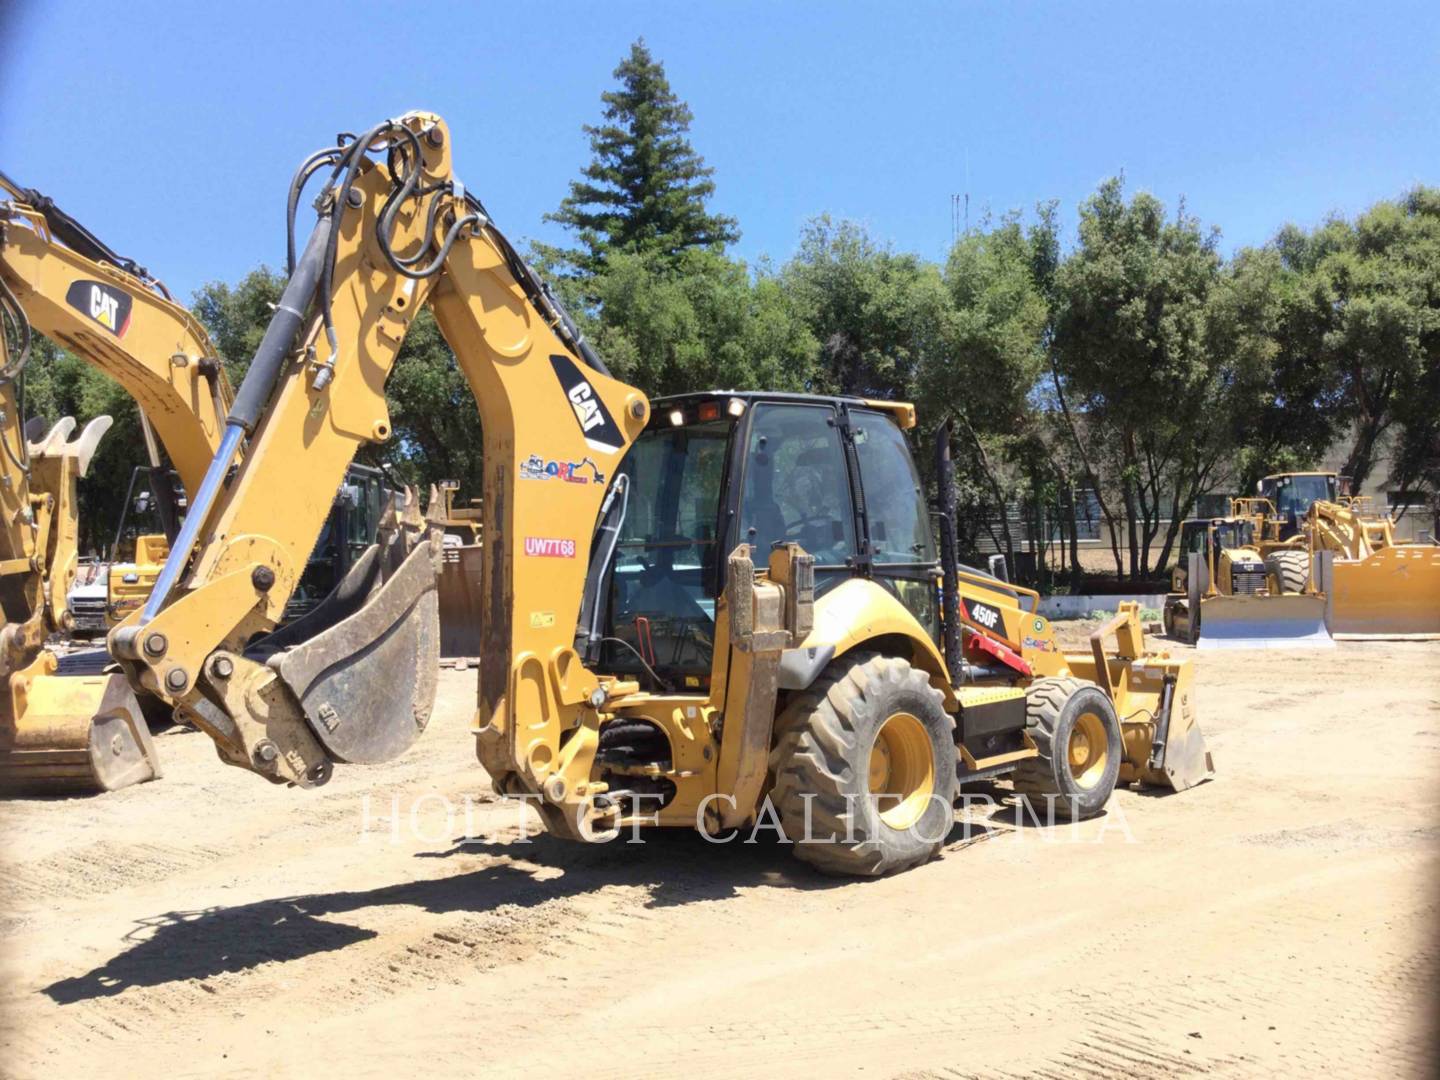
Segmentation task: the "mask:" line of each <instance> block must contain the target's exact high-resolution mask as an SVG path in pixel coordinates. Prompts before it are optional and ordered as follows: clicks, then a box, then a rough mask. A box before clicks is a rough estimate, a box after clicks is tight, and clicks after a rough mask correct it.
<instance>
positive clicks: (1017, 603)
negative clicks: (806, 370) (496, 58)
mask: <svg viewBox="0 0 1440 1080" xmlns="http://www.w3.org/2000/svg"><path fill="white" fill-rule="evenodd" d="M316 173H325V174H327V175H326V180H325V183H324V187H323V189H322V191H321V194H320V196H319V199H318V201H317V203H316V205H317V207H318V210H319V216H318V220H317V223H316V226H315V228H314V231H313V232H312V233H311V234H310V237H309V240H308V242H307V243H305V245H304V247H303V250H302V251H301V252H300V253H299V254H298V255H297V254H296V249H297V247H298V245H297V244H296V243H295V240H294V238H293V237H292V238H291V240H290V253H291V254H290V259H289V264H290V278H289V282H288V284H287V286H286V289H285V293H284V297H283V299H282V301H281V303H280V305H279V307H278V310H277V311H276V313H275V315H274V318H273V319H272V321H271V323H270V325H269V327H268V328H267V330H266V333H265V336H264V339H263V340H262V342H261V344H260V346H259V348H258V350H257V352H256V354H255V357H254V359H253V361H252V363H251V365H250V367H249V369H248V371H247V374H246V377H245V381H244V383H243V385H242V386H241V387H240V389H239V391H238V393H237V395H236V398H235V402H234V405H233V406H232V408H231V410H230V413H229V416H228V418H227V421H226V430H225V435H224V438H223V439H222V441H221V446H220V449H219V451H218V453H217V454H216V456H215V458H214V460H213V461H212V462H211V465H210V469H209V471H208V472H207V474H206V477H205V479H204V481H203V483H202V484H201V487H200V490H199V493H198V494H197V496H196V497H195V499H194V501H193V502H192V505H191V508H190V513H189V516H188V517H187V518H186V520H185V524H184V526H183V527H182V529H181V533H180V535H179V537H178V538H177V540H176V542H175V544H174V545H173V546H172V548H171V555H170V558H169V560H168V561H167V563H166V565H165V567H164V568H163V570H162V571H161V574H160V578H159V581H158V582H157V584H156V587H155V590H154V591H153V592H152V593H151V596H150V599H149V600H148V601H147V603H146V606H145V608H144V609H143V610H142V611H140V612H137V613H135V614H134V615H133V616H131V617H130V618H129V619H127V620H126V622H125V623H124V624H122V625H121V626H119V627H117V628H116V629H115V630H112V631H111V633H110V639H109V644H110V649H111V652H112V654H113V655H115V656H116V657H117V658H118V659H119V660H120V662H121V663H122V665H123V666H124V668H125V669H126V671H127V673H128V675H129V677H130V679H131V681H132V684H133V685H134V686H136V687H138V688H143V689H144V690H146V691H147V692H151V693H156V694H160V695H163V696H164V697H165V698H166V699H168V700H169V701H170V702H172V703H173V704H174V706H175V707H176V709H177V711H178V712H179V713H180V714H181V715H183V716H185V717H186V718H187V719H189V720H191V721H192V722H193V723H194V724H196V725H197V726H198V727H200V728H201V729H202V730H204V731H205V732H207V733H208V734H209V735H210V737H211V738H212V739H213V740H214V741H215V743H216V746H217V748H218V750H219V753H220V756H221V757H222V759H223V760H225V761H226V762H228V763H230V764H232V765H236V766H238V767H241V768H244V769H248V770H251V771H253V772H256V773H258V774H259V775H261V776H263V777H265V778H267V779H269V780H271V781H273V782H276V783H281V784H292V785H298V786H301V787H310V786H313V785H317V784H321V783H324V782H325V781H326V780H327V779H328V778H329V777H330V775H331V773H332V769H333V767H334V766H335V765H336V764H337V763H367V762H378V761H384V760H388V759H390V758H393V757H395V756H397V755H398V754H400V753H402V752H403V751H404V750H405V749H406V748H407V747H408V746H409V745H410V744H411V743H412V742H413V741H414V740H415V739H416V738H417V737H418V736H419V735H420V733H421V732H422V731H423V730H424V728H425V726H426V724H427V722H428V720H429V716H430V710H431V705H432V702H433V697H434V692H435V680H436V664H437V656H438V651H439V641H438V618H437V603H436V581H437V576H438V572H439V565H440V553H441V543H442V541H441V537H440V532H441V529H440V526H439V524H438V522H437V521H434V520H427V519H425V518H424V517H422V516H421V514H420V512H419V509H418V506H417V505H416V503H415V500H414V499H413V498H410V499H407V500H406V501H405V503H404V505H397V506H395V507H393V508H392V512H391V513H390V514H388V515H387V519H386V522H385V527H384V529H383V530H382V535H381V539H380V541H379V542H378V543H377V544H376V546H375V547H374V549H372V551H371V552H369V553H368V554H367V557H366V558H365V559H362V560H361V562H360V564H358V565H357V567H356V569H355V570H354V571H352V573H351V575H350V576H349V577H348V578H347V579H346V581H345V582H344V583H343V584H342V586H341V588H340V589H339V590H338V591H337V593H336V594H335V595H334V596H332V597H331V598H329V599H328V600H327V601H326V602H325V603H324V604H322V605H321V607H320V608H317V609H316V611H315V612H313V613H312V614H311V616H310V618H311V619H314V620H317V626H316V627H315V629H316V632H315V633H313V635H312V636H310V637H309V638H308V640H305V641H303V642H298V643H297V642H295V641H294V640H292V639H291V638H290V637H289V636H288V635H287V634H286V631H284V630H281V631H279V632H278V633H277V634H271V635H270V636H269V637H263V636H261V635H265V634H266V632H267V631H270V630H271V629H272V628H273V627H275V626H276V624H277V623H278V622H279V620H280V618H281V616H282V614H283V612H284V608H285V602H286V598H287V597H288V596H289V594H290V592H291V590H292V589H293V588H294V586H295V582H296V580H297V579H298V576H299V573H300V569H301V566H302V564H303V561H304V553H305V552H307V551H308V550H309V548H310V545H311V544H312V543H313V539H314V536H315V533H316V531H317V530H318V529H319V527H320V524H321V522H322V520H323V518H324V513H325V506H326V503H327V501H328V495H327V492H329V491H331V490H333V488H334V485H335V484H336V483H338V481H339V478H340V476H341V475H342V474H343V472H344V469H345V466H346V464H347V463H348V462H349V461H350V459H351V457H352V456H353V455H354V454H355V452H356V451H357V450H358V449H359V448H360V447H362V446H364V445H367V444H369V443H376V442H383V441H384V440H386V439H388V438H390V436H391V424H390V417H389V414H388V412H387V410H386V403H385V396H384V387H385V381H386V378H387V376H388V374H389V372H390V370H391V368H392V366H393V365H394V362H395V357H396V354H397V352H398V350H399V348H400V346H401V343H402V341H403V340H404V337H405V333H406V331H407V329H408V328H409V325H410V323H411V321H412V320H413V319H414V318H415V316H416V314H417V313H418V311H419V310H420V309H421V308H422V307H425V306H428V307H429V308H430V309H431V310H432V312H433V313H434V316H435V319H436V322H437V323H438V325H439V328H440V330H441V332H442V334H443V335H444V337H445V339H446V341H447V342H448V343H449V345H450V347H451V348H452V349H453V351H454V353H455V356H456V359H457V361H458V364H459V367H460V369H461V372H462V373H463V375H464V377H465V378H466V380H467V382H468V383H469V386H470V388H471V391H472V393H473V395H474V398H475V402H476V405H477V407H478V409H479V412H480V417H481V428H482V431H483V437H484V446H483V451H484V470H483V473H484V480H485V483H484V488H483V491H482V501H481V511H482V520H481V535H482V536H483V538H484V543H483V546H482V549H481V550H482V596H481V602H482V608H483V610H482V612H481V625H480V628H479V633H480V649H481V654H480V665H479V704H478V714H477V716H476V723H475V731H476V750H477V755H478V757H479V759H480V761H481V763H482V764H483V765H484V766H485V768H486V770H487V771H488V773H489V775H490V778H491V781H492V783H493V784H494V786H495V789H496V790H497V791H498V792H501V793H504V794H508V795H513V796H518V797H523V798H525V799H528V800H530V801H532V802H533V803H534V805H536V806H537V807H538V809H539V811H540V813H541V815H542V817H543V819H544V821H545V823H546V824H547V826H548V827H549V828H550V829H551V830H553V831H554V832H555V833H557V834H560V835H563V836H566V837H572V838H576V839H587V840H593V839H597V838H601V837H603V836H605V835H607V834H608V833H609V831H610V830H613V829H615V828H617V827H621V826H624V825H626V824H627V823H632V822H633V823H642V822H643V823H650V824H658V825H665V826H685V827H690V828H699V829H701V830H704V831H706V832H708V833H712V834H723V833H725V832H726V831H727V830H733V829H737V828H739V827H742V826H744V825H745V824H746V823H749V822H754V821H756V820H757V818H759V817H761V816H762V815H765V814H767V813H770V812H773V813H774V814H776V815H778V820H779V821H780V822H781V824H782V826H783V828H784V830H785V832H786V833H787V835H789V836H790V837H791V838H792V839H795V840H797V841H801V842H799V843H797V844H796V845H795V850H796V852H797V854H799V856H800V857H801V858H802V859H805V860H807V861H809V862H810V863H812V864H814V865H816V866H817V867H820V868H821V869H823V870H826V871H829V872H834V873H844V874H863V875H874V874H882V873H886V872H890V871H895V870H900V869H904V868H906V867H909V866H913V865H916V864H917V863H920V862H923V861H925V860H926V859H928V858H930V857H931V856H932V855H934V854H935V853H936V852H937V851H938V850H939V848H940V846H941V845H942V844H943V843H944V840H945V838H946V836H947V834H948V833H949V831H950V828H951V824H952V822H953V813H954V811H953V805H952V802H953V798H954V796H955V791H956V786H957V784H958V783H960V782H962V781H965V780H969V779H974V778H978V777H989V776H995V775H998V774H1000V773H1006V774H1008V775H1009V776H1010V777H1011V779H1012V781H1013V783H1014V785H1015V787H1016V790H1017V791H1018V792H1020V793H1022V794H1024V795H1026V796H1028V797H1030V798H1031V799H1033V800H1038V801H1039V802H1040V803H1041V806H1042V812H1044V808H1045V804H1047V803H1048V804H1049V805H1050V806H1053V809H1054V812H1055V813H1056V814H1057V815H1060V816H1072V817H1083V816H1087V815H1090V814H1095V813H1099V812H1100V811H1101V810H1102V808H1103V807H1104V805H1105V803H1106V801H1107V800H1108V798H1109V796H1110V793H1111V790H1112V788H1113V787H1114V786H1115V784H1116V783H1117V782H1123V783H1137V784H1152V785H1157V786H1159V787H1162V788H1170V789H1174V790H1182V789H1185V788H1188V787H1190V786H1192V785H1194V784H1196V783H1199V782H1200V781H1202V780H1203V779H1205V778H1206V777H1208V776H1209V775H1211V772H1212V767H1211V762H1210V757H1209V754H1208V753H1207V752H1206V750H1205V743H1204V739H1203V736H1202V735H1201V733H1200V729H1199V726H1198V724H1197V718H1196V702H1195V690H1194V686H1193V684H1192V680H1191V666H1190V664H1189V662H1188V661H1185V660H1177V659H1173V658H1171V657H1170V656H1168V654H1165V653H1162V652H1154V651H1152V650H1150V649H1149V648H1148V647H1147V645H1146V643H1145V641H1144V637H1143V633H1142V632H1141V629H1140V625H1139V621H1138V614H1137V612H1136V610H1135V609H1134V607H1133V606H1132V607H1130V608H1128V609H1127V610H1125V611H1124V612H1122V614H1121V615H1120V616H1119V617H1118V618H1117V619H1116V620H1115V622H1114V623H1113V624H1112V625H1111V626H1110V627H1107V628H1105V633H1106V634H1110V633H1113V634H1114V636H1115V639H1116V645H1115V647H1114V648H1113V649H1112V650H1110V651H1107V649H1106V645H1105V642H1104V640H1103V639H1102V636H1101V635H1100V634H1097V635H1096V636H1095V637H1094V638H1092V642H1091V649H1090V650H1089V651H1086V652H1082V653H1075V654H1066V653H1063V652H1062V651H1061V650H1060V649H1059V648H1058V647H1057V645H1056V641H1055V636H1054V632H1053V629H1052V628H1051V626H1050V624H1049V623H1048V621H1047V620H1046V619H1044V618H1043V617H1042V616H1040V615H1039V613H1038V611H1037V609H1036V601H1037V599H1038V598H1037V597H1036V595H1035V594H1034V593H1031V592H1028V591H1027V590H1024V589H1019V588H1016V587H1014V586H1012V585H1009V584H1006V583H1005V582H1003V581H999V580H998V579H995V578H990V577H987V576H984V575H979V574H975V573H973V572H968V571H965V570H962V569H961V568H960V567H959V565H958V563H957V561H956V558H955V551H954V543H953V531H952V530H953V523H954V518H953V514H954V507H953V495H951V496H949V497H948V498H946V499H944V500H943V502H944V505H942V507H941V517H942V519H943V521H944V525H945V527H943V528H942V529H941V530H940V532H941V536H940V541H941V550H940V551H938V552H937V550H936V547H935V542H934V539H933V536H932V530H931V526H930V517H929V511H928V507H927V506H926V503H925V499H924V496H923V494H922V487H921V484H920V480H919V477H918V474H917V472H916V469H915V465H914V462H913V461H912V459H911V456H910V452H909V449H908V444H907V441H906V436H905V431H906V430H907V429H909V428H911V427H913V425H914V423H915V413H914V409H913V408H912V407H911V406H909V405H906V404H901V403H894V402H875V401H864V400H859V399H853V398H834V397H815V396H809V395H790V394H778V393H775V394H766V393H729V392H714V393H697V394H690V395H685V396H682V397H675V398H666V399H662V400H659V401H656V402H654V403H652V402H650V401H648V400H647V399H646V397H645V395H643V394H642V393H641V392H640V391H638V390H636V389H635V388H633V387H630V386H627V385H626V384H624V383H623V382H621V381H619V380H618V379H616V378H614V377H613V376H612V375H611V374H610V373H609V372H608V370H607V369H606V367H605V365H604V364H603V362H602V361H601V360H600V358H599V357H598V356H597V355H596V354H595V352H594V350H593V349H592V348H591V347H590V346H589V344H588V343H587V342H585V341H584V339H583V338H582V337H581V336H580V334H579V333H578V332H577V330H576V328H575V326H574V324H573V323H572V322H571V321H570V319H569V317H568V316H567V315H566V314H565V312H564V311H563V309H562V308H561V306H560V305H559V304H558V303H557V302H556V300H555V299H554V298H553V297H552V295H551V294H550V292H549V291H548V290H547V288H546V287H545V286H544V285H543V284H542V283H541V281H540V280H539V279H538V278H537V277H536V275H535V273H534V272H533V271H532V270H531V269H530V267H529V266H527V265H526V264H525V262H524V261H523V260H522V259H521V257H520V256H519V255H518V253H517V252H516V251H515V249H514V248H513V247H512V245H511V244H510V243H509V241H508V240H507V239H506V238H505V236H504V235H503V234H502V233H501V232H500V230H499V229H498V228H497V227H496V226H495V224H494V222H493V221H492V220H491V218H490V216H489V214H488V213H487V212H486V210H485V208H484V207H483V206H482V204H481V203H480V202H479V200H478V199H476V198H475V197H474V195H473V194H470V193H469V192H467V191H466V190H465V188H464V187H463V186H462V185H461V183H460V182H459V180H458V179H457V178H456V176H455V175H454V173H453V171H452V165H451V144H450V134H449V131H448V129H447V127H446V125H445V124H444V123H443V122H442V121H441V120H440V119H439V118H438V117H436V116H434V115H432V114H427V113H410V114H407V115H406V116H404V117H403V118H401V119H399V120H391V121H385V122H383V123H381V124H379V125H377V126H376V127H374V128H371V129H369V130H368V131H365V132H364V133H363V134H361V135H359V136H358V137H357V136H348V137H344V138H342V140H341V141H340V144H339V145H338V146H335V147H331V148H328V149H325V150H322V151H320V152H318V153H316V154H314V155H312V156H311V157H310V158H308V159H307V160H306V161H305V162H304V164H303V165H302V166H301V168H300V171H299V172H298V173H297V175H296V177H295V179H294V181H293V182H292V184H291V188H290V199H289V210H290V220H291V221H292V222H293V220H294V211H295V207H296V206H297V205H298V201H299V198H300V196H301V193H302V192H303V190H304V188H305V186H306V181H307V180H308V179H309V178H310V177H311V176H312V175H314V174H316ZM242 446H243V448H244V451H245V452H244V455H243V458H241V457H239V454H240V451H241V449H242ZM937 461H938V465H939V467H940V469H941V471H942V472H943V473H945V474H946V477H945V479H943V480H942V483H941V491H942V492H953V490H954V486H953V484H952V483H950V482H949V479H948V477H949V464H950V458H949V440H948V439H942V440H941V441H940V443H939V447H938V451H937ZM432 506H433V507H434V509H435V512H436V514H437V516H438V515H439V500H437V499H434V498H433V497H432ZM319 621H323V626H321V625H318V622H319Z"/></svg>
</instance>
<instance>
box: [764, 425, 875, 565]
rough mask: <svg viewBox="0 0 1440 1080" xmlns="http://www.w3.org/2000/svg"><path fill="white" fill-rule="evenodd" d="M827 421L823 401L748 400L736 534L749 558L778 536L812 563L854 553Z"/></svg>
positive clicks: (838, 458) (846, 498) (834, 434)
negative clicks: (753, 402)
mask: <svg viewBox="0 0 1440 1080" xmlns="http://www.w3.org/2000/svg"><path fill="white" fill-rule="evenodd" d="M834 421H835V412H834V410H833V409H831V408H830V407H829V406H826V405H791V404H784V403H774V402H771V403H762V404H759V405H756V406H755V410H754V415H753V416H752V418H751V421H750V434H749V438H748V440H747V442H746V447H745V462H744V474H745V480H744V488H743V492H742V495H741V500H740V535H739V540H740V541H741V542H743V543H747V544H752V545H754V548H755V562H756V564H757V565H763V564H764V562H765V560H766V559H768V558H769V556H770V549H771V548H772V547H773V546H774V545H775V544H776V543H779V542H780V541H783V540H793V541H794V542H795V543H797V544H799V545H800V546H801V547H803V548H804V549H805V550H806V551H807V552H809V553H810V554H811V555H813V556H814V557H815V565H816V566H817V567H825V566H843V565H844V564H845V561H846V560H847V559H848V558H849V557H850V556H851V555H852V554H853V553H854V551H855V512H854V509H853V507H852V505H851V501H850V482H849V477H848V475H847V472H846V469H845V454H844V450H843V447H842V446H841V443H840V432H839V429H838V428H836V426H835V422H834ZM818 584H819V582H818V581H817V585H818Z"/></svg>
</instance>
